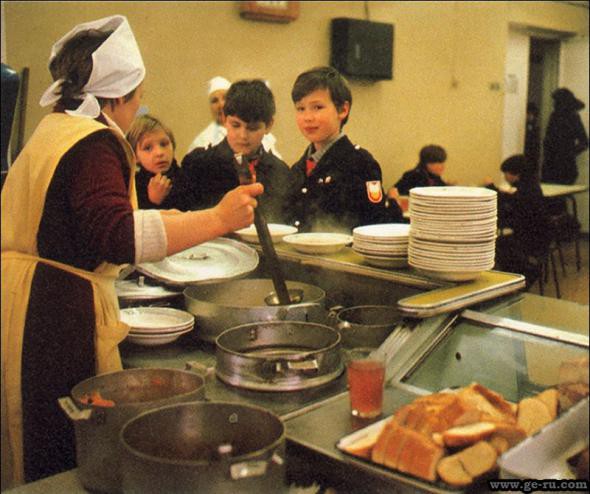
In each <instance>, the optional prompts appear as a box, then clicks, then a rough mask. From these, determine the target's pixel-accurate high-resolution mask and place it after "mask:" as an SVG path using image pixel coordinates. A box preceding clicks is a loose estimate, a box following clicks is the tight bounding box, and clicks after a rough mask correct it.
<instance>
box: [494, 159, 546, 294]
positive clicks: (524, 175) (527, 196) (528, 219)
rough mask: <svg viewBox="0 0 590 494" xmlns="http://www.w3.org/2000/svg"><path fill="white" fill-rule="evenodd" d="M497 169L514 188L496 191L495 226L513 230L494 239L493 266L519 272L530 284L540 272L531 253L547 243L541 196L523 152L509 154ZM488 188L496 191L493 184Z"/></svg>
mask: <svg viewBox="0 0 590 494" xmlns="http://www.w3.org/2000/svg"><path fill="white" fill-rule="evenodd" d="M500 169H501V170H502V172H503V173H504V178H505V180H506V181H507V182H508V183H509V184H510V185H511V186H512V187H514V188H515V189H516V190H514V192H501V191H498V225H499V226H500V228H506V227H508V228H510V229H511V230H512V232H513V233H512V234H511V235H506V236H500V237H498V239H497V240H496V269H500V270H502V271H508V272H512V273H520V274H523V275H524V276H525V277H526V283H527V287H530V286H531V285H532V284H533V283H534V282H535V281H536V279H537V278H538V276H539V274H540V267H539V265H538V263H537V261H536V259H535V256H538V255H542V254H544V253H545V252H546V250H547V248H548V244H549V239H548V232H547V226H548V225H547V214H546V209H545V199H544V198H543V192H542V190H541V186H540V185H539V181H538V178H537V175H536V174H535V173H534V171H533V170H532V169H531V167H530V166H528V163H527V160H526V158H525V157H524V155H522V154H517V155H514V156H510V157H509V158H507V159H506V160H504V162H503V163H502V165H501V167H500ZM488 187H489V188H491V189H495V190H497V189H496V187H495V186H494V185H493V184H490V185H488Z"/></svg>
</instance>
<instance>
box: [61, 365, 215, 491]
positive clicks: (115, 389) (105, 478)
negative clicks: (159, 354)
mask: <svg viewBox="0 0 590 494" xmlns="http://www.w3.org/2000/svg"><path fill="white" fill-rule="evenodd" d="M96 392H98V393H99V394H100V396H101V397H102V398H104V399H106V400H112V401H113V402H114V406H112V407H105V406H97V405H95V404H88V400H87V397H88V396H92V395H93V394H94V393H96ZM71 395H72V398H69V397H64V398H60V399H59V403H60V405H61V406H62V408H63V409H64V411H65V412H66V414H67V415H68V416H69V417H70V419H71V420H73V421H74V427H75V432H76V461H77V465H78V476H79V478H80V481H81V482H82V485H83V486H84V487H85V488H87V489H90V490H93V491H99V492H110V493H112V492H121V477H120V471H119V449H120V448H119V432H120V431H121V428H122V427H123V425H124V424H125V423H126V422H127V421H128V420H129V419H131V418H132V417H135V416H136V415H138V414H140V413H142V412H145V411H146V410H151V409H153V408H158V407H161V406H163V405H167V404H172V403H179V402H187V401H195V400H200V399H203V398H204V397H205V382H204V379H203V378H202V377H200V376H199V375H197V374H195V373H193V372H187V371H183V370H177V369H129V370H123V371H118V372H111V373H108V374H101V375H99V376H96V377H92V378H90V379H86V380H85V381H82V382H81V383H79V384H77V385H76V386H75V387H74V388H73V389H72V392H71Z"/></svg>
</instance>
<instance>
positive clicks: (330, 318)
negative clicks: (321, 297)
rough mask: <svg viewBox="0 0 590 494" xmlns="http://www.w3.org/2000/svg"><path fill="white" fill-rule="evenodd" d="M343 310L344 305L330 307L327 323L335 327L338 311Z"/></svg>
mask: <svg viewBox="0 0 590 494" xmlns="http://www.w3.org/2000/svg"><path fill="white" fill-rule="evenodd" d="M342 309H344V305H335V306H334V307H330V308H329V309H328V322H329V323H330V324H331V325H333V326H335V325H336V321H337V319H336V318H337V317H338V314H339V313H340V311H341V310H342Z"/></svg>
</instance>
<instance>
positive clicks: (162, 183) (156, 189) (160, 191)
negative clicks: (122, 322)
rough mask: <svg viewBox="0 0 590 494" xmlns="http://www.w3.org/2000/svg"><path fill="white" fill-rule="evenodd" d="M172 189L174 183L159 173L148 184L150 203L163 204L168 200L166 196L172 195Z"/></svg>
mask: <svg viewBox="0 0 590 494" xmlns="http://www.w3.org/2000/svg"><path fill="white" fill-rule="evenodd" d="M171 188H172V181H171V180H170V179H169V178H168V177H166V176H165V175H162V174H161V173H158V174H157V175H155V176H153V177H152V178H151V180H150V183H149V184H148V198H149V200H150V202H152V203H154V204H158V205H159V204H162V201H163V200H164V199H166V196H167V195H168V194H169V193H170V189H171Z"/></svg>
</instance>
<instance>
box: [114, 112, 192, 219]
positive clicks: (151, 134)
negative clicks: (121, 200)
mask: <svg viewBox="0 0 590 494" xmlns="http://www.w3.org/2000/svg"><path fill="white" fill-rule="evenodd" d="M126 137H127V140H128V141H129V144H131V147H132V148H133V151H134V152H135V156H136V158H137V165H138V166H137V172H136V174H135V189H136V191H137V203H138V206H139V208H140V209H178V210H180V211H186V210H187V209H188V204H187V195H188V183H187V182H186V178H185V177H184V176H183V173H182V170H181V168H180V167H179V166H178V163H177V162H176V159H175V158H174V151H175V150H176V140H175V139H174V134H173V133H172V131H171V130H170V129H169V128H168V127H167V126H165V125H164V124H163V123H162V122H160V121H159V120H158V119H157V118H155V117H153V116H151V115H142V116H140V117H138V118H136V119H135V120H134V121H133V124H132V125H131V127H130V129H129V131H128V132H127V136H126Z"/></svg>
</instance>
